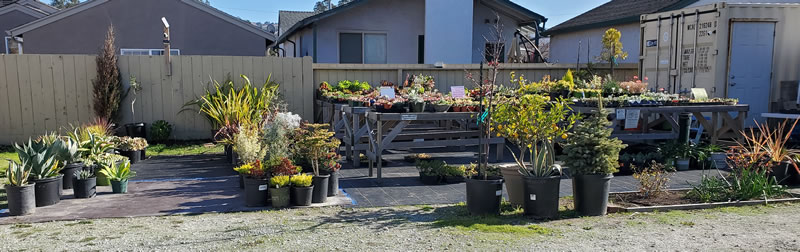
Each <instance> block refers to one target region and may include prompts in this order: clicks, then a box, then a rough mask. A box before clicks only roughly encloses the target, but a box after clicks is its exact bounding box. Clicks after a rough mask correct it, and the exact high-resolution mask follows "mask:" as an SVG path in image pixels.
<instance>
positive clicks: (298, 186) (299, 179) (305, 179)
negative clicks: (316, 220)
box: [289, 174, 314, 206]
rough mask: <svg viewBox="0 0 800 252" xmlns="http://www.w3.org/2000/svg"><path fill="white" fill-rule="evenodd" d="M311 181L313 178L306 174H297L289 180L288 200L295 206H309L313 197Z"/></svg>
mask: <svg viewBox="0 0 800 252" xmlns="http://www.w3.org/2000/svg"><path fill="white" fill-rule="evenodd" d="M312 180H313V176H311V175H308V174H298V175H294V176H292V177H291V178H289V182H290V183H291V184H292V188H291V196H290V198H291V199H292V203H294V205H295V206H310V205H311V200H312V199H311V198H312V196H313V195H314V185H313V184H312V183H311V181H312Z"/></svg>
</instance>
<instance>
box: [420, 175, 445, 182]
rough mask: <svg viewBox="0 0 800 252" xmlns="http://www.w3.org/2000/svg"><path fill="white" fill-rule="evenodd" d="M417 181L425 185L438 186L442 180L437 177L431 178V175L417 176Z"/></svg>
mask: <svg viewBox="0 0 800 252" xmlns="http://www.w3.org/2000/svg"><path fill="white" fill-rule="evenodd" d="M419 181H421V182H422V184H425V185H438V184H439V182H441V181H442V178H441V177H439V176H431V175H422V174H420V175H419Z"/></svg>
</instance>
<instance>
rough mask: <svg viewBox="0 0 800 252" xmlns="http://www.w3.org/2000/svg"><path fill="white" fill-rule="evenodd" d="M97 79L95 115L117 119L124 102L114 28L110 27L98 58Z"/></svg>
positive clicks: (94, 98) (94, 81)
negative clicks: (121, 104)
mask: <svg viewBox="0 0 800 252" xmlns="http://www.w3.org/2000/svg"><path fill="white" fill-rule="evenodd" d="M96 62H97V78H95V79H94V80H92V94H93V96H92V97H93V106H92V108H93V109H94V114H95V116H97V117H98V118H102V119H104V120H112V119H113V118H116V116H117V112H119V106H120V103H121V102H122V83H121V82H120V77H119V68H117V49H116V46H115V45H114V26H113V25H112V26H109V27H108V31H107V32H106V39H105V42H104V43H103V47H102V48H101V50H100V54H99V55H98V56H97V59H96Z"/></svg>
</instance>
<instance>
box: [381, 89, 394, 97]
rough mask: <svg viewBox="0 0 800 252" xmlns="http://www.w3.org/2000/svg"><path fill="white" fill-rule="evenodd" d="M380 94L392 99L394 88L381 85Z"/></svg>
mask: <svg viewBox="0 0 800 252" xmlns="http://www.w3.org/2000/svg"><path fill="white" fill-rule="evenodd" d="M381 96H383V97H386V98H389V99H394V98H395V96H394V88H393V87H381Z"/></svg>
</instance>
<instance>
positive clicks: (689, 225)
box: [681, 221, 694, 227]
mask: <svg viewBox="0 0 800 252" xmlns="http://www.w3.org/2000/svg"><path fill="white" fill-rule="evenodd" d="M681 225H684V226H687V227H694V222H691V221H681Z"/></svg>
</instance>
